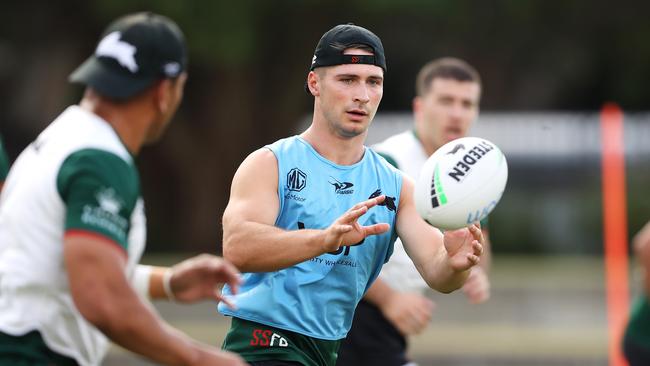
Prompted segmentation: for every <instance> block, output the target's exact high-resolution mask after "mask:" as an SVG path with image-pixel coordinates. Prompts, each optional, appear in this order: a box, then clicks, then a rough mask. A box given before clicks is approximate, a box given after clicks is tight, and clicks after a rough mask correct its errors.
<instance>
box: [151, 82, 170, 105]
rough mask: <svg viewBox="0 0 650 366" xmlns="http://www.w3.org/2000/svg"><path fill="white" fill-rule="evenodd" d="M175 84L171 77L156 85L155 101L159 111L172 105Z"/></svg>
mask: <svg viewBox="0 0 650 366" xmlns="http://www.w3.org/2000/svg"><path fill="white" fill-rule="evenodd" d="M172 91H173V85H172V81H171V80H170V79H161V80H159V81H157V82H156V84H155V85H154V103H155V106H156V108H157V109H158V111H159V112H163V113H164V112H166V111H167V109H169V108H170V107H171V103H172Z"/></svg>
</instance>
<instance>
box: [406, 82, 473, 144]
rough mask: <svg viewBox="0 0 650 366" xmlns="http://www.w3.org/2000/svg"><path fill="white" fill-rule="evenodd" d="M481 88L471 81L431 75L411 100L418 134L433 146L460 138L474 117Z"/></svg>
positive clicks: (465, 132)
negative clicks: (423, 90) (421, 91)
mask: <svg viewBox="0 0 650 366" xmlns="http://www.w3.org/2000/svg"><path fill="white" fill-rule="evenodd" d="M480 94H481V87H480V85H479V84H478V83H476V82H473V81H458V80H455V79H447V78H444V79H443V78H435V79H433V80H432V81H431V88H430V89H429V92H428V93H427V94H425V95H422V96H418V97H416V98H415V101H414V112H415V120H416V124H418V128H417V132H418V136H419V137H420V138H421V139H423V140H425V141H426V142H427V143H428V144H430V145H432V146H433V147H434V149H437V148H439V147H440V146H442V145H444V144H445V143H447V142H449V141H451V140H454V139H457V138H460V137H464V136H465V135H466V134H467V132H468V131H469V128H470V127H471V125H472V123H473V122H474V120H475V119H476V117H477V116H478V111H479V106H478V104H479V98H480Z"/></svg>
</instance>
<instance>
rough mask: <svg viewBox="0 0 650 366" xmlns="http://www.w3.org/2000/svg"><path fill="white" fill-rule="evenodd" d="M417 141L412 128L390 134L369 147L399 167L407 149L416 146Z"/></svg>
mask: <svg viewBox="0 0 650 366" xmlns="http://www.w3.org/2000/svg"><path fill="white" fill-rule="evenodd" d="M417 144H418V141H417V139H416V137H415V135H414V133H413V131H412V130H407V131H403V132H400V133H398V134H396V135H392V136H390V137H388V138H387V139H385V140H384V141H381V142H379V143H377V144H374V145H372V146H371V148H372V149H373V150H374V151H375V152H376V153H378V154H379V155H381V156H382V157H383V158H384V159H386V160H387V161H388V162H389V163H390V164H391V165H392V166H394V167H396V168H398V169H399V168H401V165H402V163H403V160H404V159H405V158H407V155H408V154H409V151H411V150H412V149H413V146H417Z"/></svg>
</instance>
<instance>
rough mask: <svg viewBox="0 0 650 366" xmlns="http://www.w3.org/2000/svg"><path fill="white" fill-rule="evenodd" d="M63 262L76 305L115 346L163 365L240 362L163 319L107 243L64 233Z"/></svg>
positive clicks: (113, 246) (122, 255) (117, 249)
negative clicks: (132, 282)
mask: <svg viewBox="0 0 650 366" xmlns="http://www.w3.org/2000/svg"><path fill="white" fill-rule="evenodd" d="M64 261H65V266H66V270H67V273H68V279H69V282H70V291H71V294H72V298H73V300H74V303H75V306H76V307H77V309H78V310H79V312H80V313H81V314H82V315H83V317H84V318H85V319H86V320H88V321H89V322H90V323H91V324H93V325H94V326H96V327H97V328H98V329H99V330H100V331H102V332H103V333H104V334H105V335H106V336H108V337H109V338H110V339H111V340H112V341H114V342H115V343H117V344H119V345H120V346H122V347H124V348H126V349H128V350H131V351H133V352H136V353H139V354H141V355H143V356H145V357H147V358H149V359H151V360H154V361H156V362H158V363H162V364H168V365H199V364H208V363H207V362H208V361H211V362H213V364H217V365H231V364H237V365H239V364H243V363H241V361H240V360H239V358H238V357H236V356H233V355H231V354H228V353H226V352H219V351H217V350H210V349H209V348H208V347H207V346H203V345H200V344H198V343H196V342H194V341H192V340H191V339H190V338H189V337H187V336H185V335H184V334H182V333H180V332H179V331H177V330H175V329H173V328H172V327H170V326H169V325H167V324H166V323H165V322H164V321H162V320H161V319H160V318H159V317H158V315H157V314H156V313H155V311H154V310H153V309H152V308H151V307H150V306H149V305H148V304H146V303H144V302H142V301H141V299H140V297H139V296H138V295H137V294H136V293H135V291H134V290H133V289H132V287H131V286H130V284H129V282H128V280H127V278H126V276H125V266H126V256H125V253H124V251H123V249H121V248H120V247H118V246H117V245H116V244H114V243H113V242H111V241H110V240H108V239H104V238H102V237H101V236H96V235H85V234H67V235H66V237H65V239H64ZM215 362H216V363H215Z"/></svg>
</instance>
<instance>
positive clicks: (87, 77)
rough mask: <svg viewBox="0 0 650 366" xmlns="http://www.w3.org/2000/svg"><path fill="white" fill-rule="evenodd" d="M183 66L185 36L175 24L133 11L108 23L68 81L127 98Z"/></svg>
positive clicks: (185, 56) (173, 75)
mask: <svg viewBox="0 0 650 366" xmlns="http://www.w3.org/2000/svg"><path fill="white" fill-rule="evenodd" d="M186 67H187V51H186V46H185V37H184V36H183V33H182V32H181V30H180V29H179V28H178V26H177V25H176V23H174V22H173V21H172V20H171V19H169V18H167V17H164V16H162V15H157V14H153V13H148V12H147V13H136V14H130V15H126V16H124V17H121V18H119V19H117V20H116V21H114V22H113V23H111V24H110V25H109V26H108V28H106V30H105V31H104V33H103V35H102V38H101V40H100V41H99V44H98V45H97V48H96V49H95V54H94V55H92V56H90V58H88V60H86V61H85V62H84V63H83V64H81V66H79V67H78V68H77V69H76V70H75V71H74V72H73V73H72V74H70V77H69V80H70V82H73V83H80V84H84V85H86V86H89V87H92V88H93V89H95V90H96V91H97V92H98V93H100V94H101V95H104V96H107V97H110V98H114V99H127V98H129V97H132V96H134V95H136V94H138V93H139V92H141V91H143V90H144V89H146V88H147V87H149V86H150V85H152V84H153V83H154V82H155V81H156V80H159V79H163V78H175V77H177V76H179V75H180V74H181V73H182V72H183V71H185V69H186Z"/></svg>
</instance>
